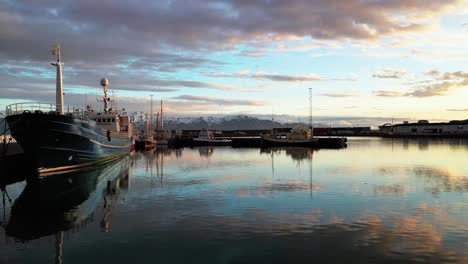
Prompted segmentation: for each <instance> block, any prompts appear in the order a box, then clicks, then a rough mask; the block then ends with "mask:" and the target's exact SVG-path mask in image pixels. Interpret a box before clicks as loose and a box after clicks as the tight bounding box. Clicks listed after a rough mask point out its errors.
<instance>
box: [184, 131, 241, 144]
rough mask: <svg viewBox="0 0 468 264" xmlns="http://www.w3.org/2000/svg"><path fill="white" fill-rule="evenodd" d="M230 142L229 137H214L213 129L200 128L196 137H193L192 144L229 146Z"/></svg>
mask: <svg viewBox="0 0 468 264" xmlns="http://www.w3.org/2000/svg"><path fill="white" fill-rule="evenodd" d="M231 143H232V141H231V140H230V139H217V138H215V137H214V133H213V131H210V130H201V131H200V132H199V133H198V137H196V138H193V144H194V145H196V146H229V145H231Z"/></svg>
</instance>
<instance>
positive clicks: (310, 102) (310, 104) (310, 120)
mask: <svg viewBox="0 0 468 264" xmlns="http://www.w3.org/2000/svg"><path fill="white" fill-rule="evenodd" d="M309 128H312V88H309Z"/></svg>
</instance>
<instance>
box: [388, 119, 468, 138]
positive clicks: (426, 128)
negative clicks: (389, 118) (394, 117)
mask: <svg viewBox="0 0 468 264" xmlns="http://www.w3.org/2000/svg"><path fill="white" fill-rule="evenodd" d="M379 129H380V133H381V134H382V135H395V136H405V135H407V136H411V135H415V136H417V135H422V136H430V135H434V136H441V135H446V136H462V135H466V136H468V120H453V121H450V122H448V123H430V122H429V121H427V120H419V121H418V122H417V123H409V122H407V121H405V122H403V124H396V125H392V124H385V125H383V126H380V127H379Z"/></svg>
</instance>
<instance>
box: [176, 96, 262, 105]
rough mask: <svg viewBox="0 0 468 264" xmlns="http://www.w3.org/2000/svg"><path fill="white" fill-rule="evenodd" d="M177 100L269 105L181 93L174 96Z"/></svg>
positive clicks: (218, 103)
mask: <svg viewBox="0 0 468 264" xmlns="http://www.w3.org/2000/svg"><path fill="white" fill-rule="evenodd" d="M171 99H175V100H184V101H194V102H199V103H209V104H215V105H242V106H246V105H247V106H262V105H267V103H265V102H263V101H251V100H236V99H225V98H214V97H207V96H194V95H180V96H177V97H172V98H171Z"/></svg>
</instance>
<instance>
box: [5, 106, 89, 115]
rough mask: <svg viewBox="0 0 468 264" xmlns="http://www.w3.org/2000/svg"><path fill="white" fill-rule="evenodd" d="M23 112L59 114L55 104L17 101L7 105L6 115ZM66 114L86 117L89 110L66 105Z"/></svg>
mask: <svg viewBox="0 0 468 264" xmlns="http://www.w3.org/2000/svg"><path fill="white" fill-rule="evenodd" d="M22 113H31V114H54V115H59V114H60V113H59V112H58V111H57V107H56V105H55V104H51V103H41V102H27V103H16V104H11V105H8V106H7V107H6V113H5V116H10V115H18V114H22ZM63 114H64V115H69V116H73V117H75V118H81V119H86V118H87V117H88V114H89V111H87V110H85V109H81V108H78V107H71V106H66V107H65V108H64V113H63Z"/></svg>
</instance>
